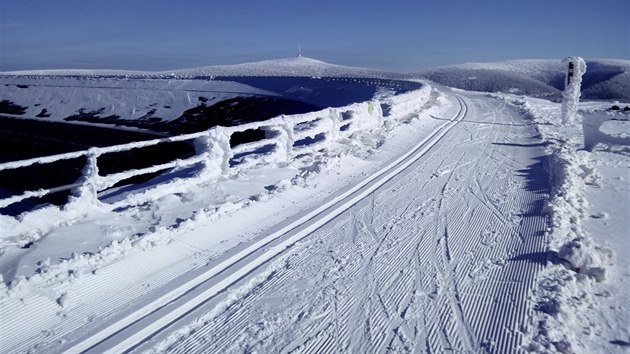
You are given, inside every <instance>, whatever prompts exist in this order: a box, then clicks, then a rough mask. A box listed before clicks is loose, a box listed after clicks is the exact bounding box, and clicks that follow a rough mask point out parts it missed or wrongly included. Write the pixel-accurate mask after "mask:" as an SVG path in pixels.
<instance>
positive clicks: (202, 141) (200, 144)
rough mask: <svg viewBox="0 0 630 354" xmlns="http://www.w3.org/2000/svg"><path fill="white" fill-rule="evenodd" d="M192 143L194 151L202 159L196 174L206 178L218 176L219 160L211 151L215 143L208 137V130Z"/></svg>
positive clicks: (219, 172) (219, 170)
mask: <svg viewBox="0 0 630 354" xmlns="http://www.w3.org/2000/svg"><path fill="white" fill-rule="evenodd" d="M194 144H195V152H196V153H197V155H199V156H200V157H201V158H202V159H203V161H202V166H201V171H199V173H198V174H197V176H199V177H202V178H207V179H211V178H213V177H218V176H219V175H220V174H221V160H220V158H217V156H215V155H217V154H215V153H213V148H215V145H216V144H215V143H214V142H213V141H212V139H211V138H210V131H206V134H204V135H202V136H200V137H199V138H197V139H195V141H194Z"/></svg>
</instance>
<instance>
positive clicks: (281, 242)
mask: <svg viewBox="0 0 630 354" xmlns="http://www.w3.org/2000/svg"><path fill="white" fill-rule="evenodd" d="M454 97H455V98H456V100H457V102H458V103H459V105H460V107H459V111H458V112H457V114H456V115H455V117H453V118H452V119H450V120H449V121H447V122H445V123H444V124H443V125H441V126H440V127H438V128H437V129H436V130H435V131H433V132H432V133H431V134H430V135H429V136H427V137H426V138H425V139H424V140H422V141H421V142H420V143H418V144H417V145H416V146H415V147H414V148H413V149H411V150H410V151H409V152H408V153H406V154H405V155H403V156H402V157H400V158H399V159H397V160H396V161H394V162H392V163H391V164H389V165H388V166H386V167H385V168H383V169H381V170H380V171H379V172H378V173H375V174H374V175H372V176H370V177H369V178H367V179H365V180H364V181H362V182H361V183H359V184H357V185H356V186H354V187H353V188H351V189H349V190H347V191H345V192H344V193H342V194H341V195H339V196H338V197H336V198H334V199H332V200H330V201H329V202H327V203H325V204H323V205H322V206H320V207H319V208H317V209H315V210H313V211H312V212H310V213H308V214H306V215H304V216H303V217H301V218H299V219H298V220H296V221H294V222H292V223H291V224H289V225H287V226H285V227H284V228H282V229H280V230H278V231H276V232H274V233H272V234H270V235H268V236H266V237H264V238H263V239H261V240H259V241H258V242H256V243H254V244H252V245H251V246H249V247H247V248H246V249H244V250H242V251H241V252H239V253H237V254H235V255H234V256H232V257H230V258H228V259H226V260H225V261H223V262H222V263H220V264H218V265H216V266H215V267H213V268H211V269H209V270H208V271H207V272H205V273H203V274H201V275H199V276H198V277H196V278H194V279H192V280H191V281H189V282H187V283H186V284H184V285H182V286H180V287H178V288H176V289H173V290H172V291H170V292H168V293H166V294H164V295H163V296H161V297H160V298H158V299H156V300H155V301H153V302H152V303H150V304H147V305H145V306H143V307H142V308H140V309H137V310H135V311H134V312H132V313H130V314H129V315H128V316H126V317H124V318H122V319H119V320H118V321H116V322H115V323H113V324H111V325H109V326H108V327H105V328H102V329H101V330H99V331H98V332H96V333H92V334H90V335H89V337H86V338H82V339H80V340H79V341H78V342H76V343H73V344H71V346H70V347H67V348H66V349H65V352H67V353H83V352H99V353H100V352H112V353H121V352H127V351H129V350H131V349H133V348H134V347H135V346H137V345H138V344H140V343H142V342H143V341H145V340H147V339H149V338H151V337H152V336H153V335H154V334H156V333H158V332H159V331H161V330H162V329H164V328H165V327H167V326H169V325H171V324H172V323H173V322H175V321H177V320H178V319H179V318H181V317H183V316H185V315H186V314H187V313H189V312H190V311H192V310H194V309H195V308H197V307H198V306H200V305H201V304H203V303H204V302H206V301H208V300H209V299H211V298H213V297H214V296H216V295H217V294H219V293H221V292H223V291H225V290H226V289H227V288H228V287H229V286H230V285H232V284H234V283H235V282H237V281H238V280H240V279H242V278H243V277H245V276H246V275H247V274H249V273H250V272H252V271H253V270H255V269H257V268H258V267H260V266H261V265H263V264H264V263H266V262H268V261H269V260H270V259H272V258H274V257H276V256H277V255H279V254H281V253H282V252H283V251H284V250H286V249H287V248H289V247H291V246H292V245H294V244H295V243H296V242H298V241H300V240H301V239H303V238H304V237H306V236H307V235H309V234H310V233H311V232H313V231H314V230H317V229H318V228H320V227H322V226H323V225H325V224H326V223H327V222H329V221H330V220H332V219H334V218H335V217H336V216H338V215H340V214H341V213H343V212H344V211H346V210H348V209H349V208H350V207H351V206H353V205H355V204H356V203H358V202H360V201H361V200H363V199H364V198H366V197H367V196H369V195H370V194H371V193H372V192H373V191H375V190H376V189H378V188H380V187H381V186H383V185H384V184H385V183H386V182H388V181H389V180H391V179H392V178H395V177H396V176H397V175H398V174H400V173H401V172H402V171H404V170H405V169H406V168H407V167H409V166H410V165H411V164H413V163H414V162H415V161H416V160H418V159H419V158H420V157H422V156H423V155H425V154H426V153H427V152H428V151H429V150H430V149H431V147H433V146H434V145H435V144H436V143H437V142H438V141H440V139H442V137H444V135H446V133H448V131H449V130H451V129H452V128H453V127H455V126H456V125H457V124H458V123H460V122H461V121H462V120H463V119H464V118H465V117H466V114H467V111H468V105H467V103H466V100H465V99H464V98H462V97H460V96H454ZM375 325H378V324H375ZM385 339H386V338H385V337H383V338H382V341H384V340H385Z"/></svg>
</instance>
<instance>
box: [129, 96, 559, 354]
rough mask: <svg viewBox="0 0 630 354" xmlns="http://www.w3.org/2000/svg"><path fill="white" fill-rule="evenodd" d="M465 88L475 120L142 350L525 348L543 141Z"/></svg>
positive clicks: (538, 244)
mask: <svg viewBox="0 0 630 354" xmlns="http://www.w3.org/2000/svg"><path fill="white" fill-rule="evenodd" d="M455 99H456V97H455V96H454V97H453V100H455ZM457 101H459V102H460V104H461V111H460V113H458V116H460V118H463V121H461V122H460V123H457V124H455V125H453V126H452V129H450V131H448V132H447V133H445V134H444V135H443V137H441V139H439V140H437V143H436V144H435V145H432V146H431V147H430V149H428V151H427V152H426V153H425V154H423V155H422V156H421V157H420V158H419V159H417V160H416V161H414V162H413V163H412V164H411V165H410V166H409V167H407V168H404V169H401V170H400V171H398V172H397V173H396V175H395V176H394V177H393V178H388V179H387V181H386V182H385V183H384V184H383V185H381V186H380V187H378V188H375V190H373V191H370V192H369V193H365V195H362V196H361V198H360V199H359V200H358V201H357V202H356V203H354V204H353V205H352V206H351V207H349V208H346V209H345V211H343V212H341V213H340V214H338V215H334V217H333V218H332V220H330V221H328V222H327V223H325V224H324V225H323V226H321V227H318V228H317V229H316V230H315V231H312V232H309V234H307V235H306V236H305V237H301V238H299V241H297V242H296V243H295V242H294V243H291V244H289V245H287V246H286V249H285V248H284V247H280V249H279V250H278V252H277V254H278V255H277V256H275V257H274V258H271V259H270V260H267V259H264V262H262V261H263V260H261V259H260V257H258V258H254V260H256V259H259V260H261V262H260V264H256V265H255V266H253V267H252V269H251V270H249V271H248V273H247V275H245V276H244V277H241V278H240V280H238V282H237V283H235V284H231V286H230V287H229V288H226V290H225V291H220V292H219V293H217V294H216V295H215V296H213V297H212V298H209V299H207V300H206V301H205V302H204V303H202V304H201V305H198V306H196V307H195V309H194V310H193V311H192V312H188V313H187V314H184V315H181V316H180V317H178V318H177V319H176V320H175V321H174V322H173V323H171V325H170V326H169V327H168V328H166V329H164V330H162V331H161V332H160V333H158V334H155V335H154V334H152V336H153V337H151V338H150V339H148V340H144V342H143V343H142V344H141V345H140V346H138V347H135V350H137V351H142V350H146V349H150V350H154V351H159V352H162V351H168V352H175V353H193V352H197V353H207V352H254V351H257V352H304V353H321V352H331V351H341V352H388V351H393V352H440V353H441V352H458V353H461V352H470V353H476V352H484V351H485V352H496V353H510V352H518V351H520V345H521V338H522V333H523V331H525V330H526V327H527V317H528V311H532V310H531V309H530V304H529V303H528V300H527V299H528V296H529V294H530V291H531V289H532V287H533V284H534V280H535V276H536V273H537V270H538V269H540V268H541V267H543V266H544V264H545V261H546V257H545V236H544V232H545V230H546V228H547V219H546V216H545V215H544V213H543V211H542V208H543V204H544V200H545V198H546V197H547V192H548V191H547V181H548V178H547V176H546V175H545V173H544V170H543V164H542V160H543V159H544V157H543V156H544V152H543V149H542V146H541V144H540V141H539V139H538V138H537V133H536V130H535V128H534V126H533V125H531V124H530V122H526V121H525V120H524V119H523V118H522V117H521V116H520V115H519V114H518V113H516V112H515V111H513V110H512V109H510V108H509V107H507V106H506V105H505V104H503V103H501V102H499V101H497V100H493V99H490V98H487V97H483V96H478V95H470V96H462V98H457ZM437 118H443V119H445V120H451V119H454V117H437ZM455 118H457V117H455ZM272 248H273V247H268V248H266V249H265V251H267V250H269V249H272Z"/></svg>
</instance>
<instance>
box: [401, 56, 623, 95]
mask: <svg viewBox="0 0 630 354" xmlns="http://www.w3.org/2000/svg"><path fill="white" fill-rule="evenodd" d="M586 65H587V70H586V74H585V75H584V78H583V81H582V98H584V99H618V100H628V99H630V61H628V60H620V59H589V60H586ZM414 76H416V77H419V78H426V79H429V80H431V81H434V82H437V83H440V84H444V85H448V86H452V87H457V88H460V89H464V90H470V91H484V92H510V93H517V94H523V95H529V96H535V97H543V98H548V99H554V100H557V99H560V98H561V91H562V89H563V88H564V67H563V65H562V64H561V62H560V60H551V59H550V60H510V61H502V62H494V63H465V64H460V65H451V66H442V67H437V68H433V69H429V70H424V71H421V72H419V73H416V74H414Z"/></svg>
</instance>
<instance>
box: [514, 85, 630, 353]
mask: <svg viewBox="0 0 630 354" xmlns="http://www.w3.org/2000/svg"><path fill="white" fill-rule="evenodd" d="M502 97H503V98H504V99H506V100H507V101H508V102H511V104H513V105H516V106H517V107H519V108H520V109H522V110H523V111H524V112H526V113H527V114H529V115H530V116H532V118H533V119H534V120H535V121H536V122H537V124H538V130H539V132H540V134H541V135H542V136H543V138H544V139H545V140H546V141H547V142H548V143H549V145H548V146H547V149H548V151H549V154H550V156H551V161H550V164H549V168H550V172H551V175H552V182H553V186H554V190H553V192H552V197H551V199H550V202H549V205H548V208H549V209H550V211H551V216H552V229H551V230H550V237H549V246H548V247H549V250H550V251H551V252H554V253H552V255H554V257H553V258H552V260H553V259H554V258H555V259H556V261H555V262H554V264H551V265H548V266H547V267H546V269H545V270H544V271H543V272H542V274H541V276H540V278H539V281H538V287H537V289H536V290H535V292H534V299H535V302H536V303H537V305H536V308H537V309H538V312H537V313H536V315H535V316H534V317H533V319H532V324H534V326H532V327H533V329H534V330H533V331H531V332H530V333H529V338H528V341H529V342H530V344H529V346H528V349H529V350H530V351H534V352H563V353H564V352H596V351H601V350H602V348H605V349H604V351H606V352H611V353H612V352H623V351H624V347H625V346H627V343H628V341H627V339H628V338H629V336H630V329H629V328H628V326H627V323H628V322H629V321H630V318H628V317H629V315H628V313H629V312H628V311H627V306H628V304H629V303H630V302H628V300H629V299H628V290H629V289H628V285H627V284H628V283H629V282H630V272H629V271H628V270H629V268H628V261H627V257H625V255H627V253H628V243H627V237H628V230H629V229H628V227H627V224H628V221H627V220H628V218H627V213H628V210H629V209H628V207H629V205H628V200H630V187H628V184H627V182H625V183H624V182H622V181H625V180H627V177H628V173H629V168H630V159H629V157H628V155H627V153H626V152H624V151H626V150H627V145H626V146H624V145H616V144H619V143H620V142H621V143H625V144H627V143H628V141H620V140H616V139H614V138H612V137H609V136H606V135H605V134H604V133H601V134H599V135H598V137H599V138H600V140H599V141H593V140H592V139H593V136H594V134H592V133H589V131H590V130H592V129H593V126H595V129H597V127H598V126H599V125H601V123H602V121H605V120H610V119H613V118H615V117H616V118H619V117H620V116H621V117H623V116H624V114H623V113H617V114H612V113H610V112H608V113H607V111H606V109H607V108H609V107H610V106H611V105H612V103H591V102H585V103H582V104H581V108H580V109H579V110H578V113H577V114H578V115H577V118H578V122H579V120H582V124H581V126H580V125H574V126H569V127H566V126H562V125H561V115H560V109H559V107H558V104H554V103H550V102H548V101H543V100H536V99H532V98H527V97H517V96H502ZM602 117H604V119H602ZM593 120H595V121H596V123H594V124H593V122H592V121H593ZM584 147H587V148H588V150H583V148H584ZM602 172H603V173H604V174H605V176H604V175H602ZM613 195H615V197H613ZM611 213H612V214H611ZM610 215H615V219H614V221H611V220H613V219H612V218H610ZM587 225H588V226H587ZM604 227H605V229H604Z"/></svg>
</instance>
